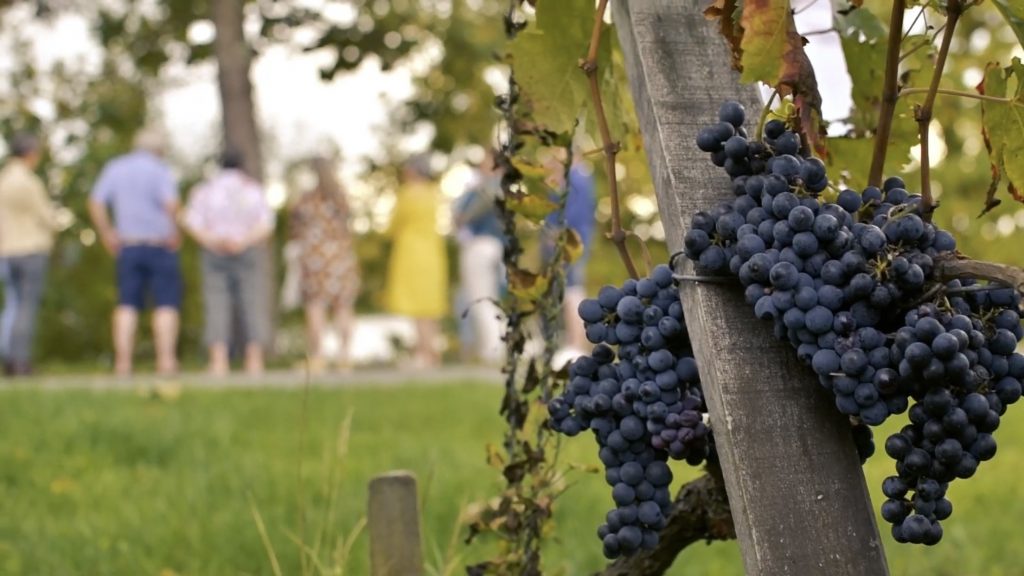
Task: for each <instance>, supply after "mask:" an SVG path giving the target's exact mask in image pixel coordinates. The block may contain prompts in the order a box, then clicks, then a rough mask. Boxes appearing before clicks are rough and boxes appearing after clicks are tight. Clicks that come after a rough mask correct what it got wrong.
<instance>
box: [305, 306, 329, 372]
mask: <svg viewBox="0 0 1024 576" xmlns="http://www.w3.org/2000/svg"><path fill="white" fill-rule="evenodd" d="M326 323H327V307H326V306H325V305H324V303H323V302H309V303H308V304H306V357H307V358H308V359H309V360H308V361H309V372H310V373H311V374H320V373H321V372H323V370H324V356H323V342H322V339H323V334H324V325H325V324H326Z"/></svg>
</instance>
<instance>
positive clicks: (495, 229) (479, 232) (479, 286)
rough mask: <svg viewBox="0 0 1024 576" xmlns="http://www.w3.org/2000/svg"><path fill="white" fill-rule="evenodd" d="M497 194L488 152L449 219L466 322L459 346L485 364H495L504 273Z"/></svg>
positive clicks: (499, 348) (500, 353)
mask: <svg viewBox="0 0 1024 576" xmlns="http://www.w3.org/2000/svg"><path fill="white" fill-rule="evenodd" d="M500 195H501V173H500V172H499V171H498V170H497V167H496V166H495V159H494V155H493V153H492V152H491V151H490V150H488V153H487V155H486V157H485V158H484V160H483V161H482V162H481V163H480V166H479V167H478V169H477V170H476V173H475V174H474V178H473V180H472V181H471V182H470V184H469V187H468V188H467V190H466V192H465V193H464V194H463V195H462V196H460V197H459V198H458V199H457V200H456V201H455V203H454V205H453V223H454V227H455V229H456V238H457V240H458V244H459V289H460V292H461V294H460V296H461V298H459V299H458V300H457V302H458V306H459V307H458V309H457V312H458V314H459V316H460V319H461V317H463V316H465V317H466V319H467V320H468V321H469V327H468V330H466V331H465V332H467V334H465V335H464V338H463V346H467V345H468V346H469V347H470V349H471V353H470V354H469V358H470V359H473V360H477V361H480V362H483V363H485V364H497V363H500V362H501V360H502V357H503V355H504V354H503V353H504V347H503V345H502V312H501V308H500V306H499V305H498V300H499V298H500V297H501V294H500V292H501V285H502V281H503V279H504V276H505V271H504V266H503V263H502V260H503V257H504V253H505V244H504V240H503V238H504V233H503V230H502V223H501V217H500V214H499V212H498V206H497V200H498V198H499V197H500Z"/></svg>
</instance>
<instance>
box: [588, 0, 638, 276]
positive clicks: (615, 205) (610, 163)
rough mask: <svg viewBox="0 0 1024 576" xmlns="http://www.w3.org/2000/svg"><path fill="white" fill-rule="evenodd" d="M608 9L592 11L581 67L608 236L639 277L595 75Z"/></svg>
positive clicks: (615, 148) (615, 147)
mask: <svg viewBox="0 0 1024 576" xmlns="http://www.w3.org/2000/svg"><path fill="white" fill-rule="evenodd" d="M607 9H608V0H600V3H598V5H597V9H596V10H595V11H594V28H593V30H592V31H591V33H590V46H589V48H588V49H587V58H586V60H583V61H581V62H580V69H581V70H583V73H584V74H586V76H587V82H588V83H589V85H590V99H591V101H592V102H593V104H594V116H596V117H597V127H598V130H599V131H600V133H601V145H602V148H603V150H604V169H605V172H606V174H607V176H608V190H609V195H610V196H611V201H612V224H611V228H612V229H611V232H610V233H609V234H608V237H609V238H610V239H611V241H612V243H613V244H615V248H616V249H617V250H618V252H619V257H620V258H622V263H623V265H625V267H626V272H627V273H629V276H630V277H631V278H639V275H638V274H637V271H636V264H634V263H633V258H632V257H631V256H630V255H629V248H628V247H627V246H626V237H627V236H628V234H627V233H626V231H625V230H623V229H622V214H621V208H620V205H619V183H618V180H617V178H616V174H615V156H616V155H617V154H618V153H619V144H618V143H617V142H614V141H612V135H611V130H609V129H608V117H607V116H606V115H605V113H604V103H603V102H602V100H601V86H600V84H599V82H598V77H597V50H598V48H599V47H600V45H601V29H602V24H604V14H605V11H606V10H607Z"/></svg>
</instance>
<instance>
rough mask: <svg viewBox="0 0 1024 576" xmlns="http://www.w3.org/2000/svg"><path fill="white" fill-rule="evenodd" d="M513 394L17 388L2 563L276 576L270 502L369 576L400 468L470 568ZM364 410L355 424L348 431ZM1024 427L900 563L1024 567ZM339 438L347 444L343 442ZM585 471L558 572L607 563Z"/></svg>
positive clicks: (72, 569) (452, 555)
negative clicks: (378, 492)
mask: <svg viewBox="0 0 1024 576" xmlns="http://www.w3.org/2000/svg"><path fill="white" fill-rule="evenodd" d="M499 395H500V390H499V389H498V388H497V387H494V386H486V385H474V384H468V383H467V384H452V385H448V386H423V385H421V386H412V385H410V386H403V387H388V388H376V389H372V388H361V389H347V390H331V391H327V390H312V391H310V392H309V396H308V401H306V402H304V393H303V391H281V390H266V391H238V390H234V391H212V390H208V391H199V390H186V391H185V393H184V394H183V395H182V397H181V398H180V399H178V400H176V401H161V400H154V399H152V398H144V397H141V396H138V395H135V394H133V393H128V392H87V391H63V392H54V391H33V390H16V391H3V392H2V393H0V574H5V575H6V574H11V575H15V574H26V575H33V576H35V575H49V574H54V575H75V574H83V575H100V574H103V575H106V574H111V575H120V574H125V575H154V576H156V575H159V574H161V573H164V574H173V573H176V574H182V575H184V574H190V575H191V574H197V575H198V574H203V575H205V574H209V575H228V574H271V573H272V568H271V562H270V560H269V559H268V555H267V552H266V549H265V547H264V545H263V544H262V542H261V539H260V534H259V532H258V530H257V527H256V522H255V521H254V519H253V509H254V508H255V510H256V511H258V513H259V515H260V516H261V518H262V520H263V522H264V523H265V525H266V527H267V536H268V538H269V540H270V542H271V543H272V545H273V548H274V551H275V553H276V556H277V560H278V561H279V562H280V565H281V568H282V572H283V573H284V574H286V575H291V574H302V573H303V569H302V561H301V560H300V553H299V548H298V546H297V544H296V543H295V541H296V540H300V541H303V542H305V543H307V544H308V545H310V546H311V547H312V546H313V545H314V544H315V542H316V541H317V534H318V533H320V529H321V528H322V527H323V526H325V525H326V526H328V529H327V530H325V531H324V532H323V534H322V537H321V540H322V541H323V542H324V544H323V545H322V546H321V549H322V552H321V554H320V557H321V558H322V559H323V560H324V562H326V563H341V561H340V560H337V559H336V558H335V559H332V558H330V554H329V552H328V551H327V550H328V549H331V550H333V549H334V548H335V546H336V544H338V543H339V542H341V541H343V540H344V539H345V538H347V537H349V536H353V537H354V542H355V544H354V547H353V548H352V551H351V554H350V556H349V558H348V559H347V560H346V561H344V564H345V568H346V571H345V573H346V574H355V575H359V576H362V575H365V574H367V573H368V568H367V556H368V551H367V542H366V534H365V532H360V531H358V526H359V525H360V522H361V520H362V518H363V516H364V514H365V512H364V509H365V502H366V485H367V482H368V481H369V479H370V478H371V477H372V476H373V475H374V474H377V473H380V472H384V471H387V470H392V469H408V470H412V471H413V472H415V473H416V474H417V476H418V478H419V480H420V489H421V492H422V493H423V494H422V498H423V499H422V502H423V504H422V507H423V532H424V538H425V547H426V555H427V561H428V563H429V564H430V565H431V566H432V567H433V568H435V569H438V571H439V572H440V571H441V570H440V567H442V566H444V565H446V564H447V565H449V567H454V568H455V569H454V571H453V572H451V573H461V571H460V570H459V568H458V567H459V566H461V565H462V564H464V563H465V562H468V561H471V560H473V559H481V558H483V557H485V556H486V554H487V552H488V550H487V549H486V546H484V547H473V548H465V547H462V546H461V545H455V546H454V547H450V544H451V542H452V541H453V537H459V536H461V535H462V534H461V533H458V532H457V531H458V530H459V524H458V519H459V515H460V510H461V509H462V508H463V506H464V505H465V504H468V503H471V502H473V501H477V500H481V499H484V498H487V497H489V496H491V495H492V494H494V493H495V492H496V490H497V489H498V487H499V486H500V484H499V477H498V475H497V473H496V471H495V470H493V469H491V468H489V467H487V466H486V465H485V463H484V443H485V442H487V441H494V440H496V439H497V438H498V437H499V435H500V433H501V421H500V419H499V418H498V416H497V413H496V407H497V404H498V399H499ZM304 405H305V408H304ZM348 414H351V423H350V424H351V428H350V434H349V435H348V437H347V440H346V439H344V438H341V439H339V437H340V436H342V437H343V436H345V434H344V433H343V428H344V426H343V424H344V422H345V420H346V416H347V415H348ZM1018 420H1019V419H1018ZM303 430H305V432H303ZM1022 434H1024V422H1022V421H1016V422H1014V421H1007V422H1005V423H1004V426H1003V428H1002V429H1000V430H999V432H998V433H997V438H998V439H999V440H1000V449H999V451H1000V453H999V455H998V456H997V458H996V459H995V460H994V461H993V462H990V463H987V464H985V465H984V466H983V467H982V469H981V470H980V472H979V475H978V476H977V477H975V478H973V479H971V480H970V481H967V482H961V483H959V484H955V485H954V487H953V489H952V490H951V498H952V499H953V503H954V507H955V512H954V516H953V517H952V518H951V519H950V520H949V521H947V522H946V523H945V527H946V537H945V539H944V541H943V542H942V544H940V545H939V546H937V547H935V548H928V549H924V548H915V547H908V546H901V545H897V544H895V543H893V542H892V540H891V539H890V538H889V537H888V535H887V533H886V532H885V531H884V530H883V539H884V541H885V546H886V549H887V551H888V556H889V559H890V565H891V567H892V572H893V574H897V575H902V574H915V575H916V574H933V575H950V576H953V575H956V576H971V575H973V576H1002V575H1006V576H1010V575H1018V574H1021V573H1024V551H1022V550H1021V549H1020V548H1019V546H1017V539H1016V536H1017V534H1018V525H1019V522H1020V521H1021V520H1022V519H1024V493H1022V492H1024V484H1022V483H1021V482H1020V481H1019V472H1018V471H1019V470H1020V469H1021V464H1022V462H1021V460H1022V458H1024V448H1021V446H1020V445H1019V444H1018V443H1016V442H1015V440H1016V439H1018V438H1020V437H1021V435H1022ZM339 445H341V446H342V447H347V452H343V453H341V454H340V455H339V450H338V448H339ZM593 452H594V450H593V446H592V441H591V440H589V439H584V438H578V439H574V440H572V441H569V442H567V443H566V444H564V446H563V450H562V457H563V461H564V462H570V461H572V462H578V463H594V462H595V459H594V457H593ZM300 469H301V481H300ZM891 469H892V464H891V462H888V461H887V459H886V458H885V457H884V456H878V457H876V458H875V459H873V460H872V462H870V463H869V465H868V467H867V474H868V482H869V487H870V488H871V491H872V496H873V497H874V498H875V499H876V501H878V498H880V497H881V495H880V493H879V490H878V486H879V484H880V482H881V479H882V478H883V477H884V476H885V475H887V474H888V473H889V471H890V470H891ZM332 470H333V472H332ZM573 478H574V480H576V481H577V482H576V483H575V485H574V486H572V487H571V488H570V490H569V491H568V492H567V493H566V494H565V495H564V496H563V497H562V498H561V499H560V500H559V501H558V503H557V506H556V517H555V518H556V529H555V532H554V534H553V535H552V537H551V539H550V540H549V542H548V546H547V550H546V562H547V572H546V573H549V574H566V575H577V574H587V573H590V572H592V571H595V570H597V569H598V568H599V567H600V566H601V565H602V561H601V558H600V549H599V548H600V546H599V543H598V541H597V539H596V537H595V536H594V530H595V528H596V526H597V524H598V523H599V521H600V519H601V517H602V516H603V512H604V510H606V509H607V507H608V505H609V503H610V497H609V495H608V492H607V489H606V487H605V486H604V485H603V481H602V480H601V479H599V478H596V477H590V476H585V475H583V474H582V473H578V474H576V475H575V476H573ZM332 479H333V480H332ZM332 497H333V500H334V505H333V512H332V513H330V512H328V510H331V509H332V507H331V506H330V505H329V504H328V503H329V502H330V501H331V500H332ZM250 502H251V504H252V505H250ZM303 512H304V513H305V520H304V521H303V520H300V516H301V515H302V514H303ZM328 515H331V518H330V519H327V518H326V517H327V516H328ZM303 526H304V527H305V528H303ZM308 568H309V567H308V566H307V571H306V573H313V572H312V570H309V569H308ZM741 573H742V568H741V564H740V560H739V554H738V552H737V549H736V545H735V543H716V544H712V545H710V546H705V545H697V546H693V547H691V548H690V549H689V550H687V551H686V552H685V553H684V554H683V555H682V556H681V557H680V558H679V560H678V561H677V563H676V566H675V568H674V571H673V574H710V575H726V576H728V575H733V574H737V575H738V574H741Z"/></svg>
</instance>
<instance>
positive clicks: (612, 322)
mask: <svg viewBox="0 0 1024 576" xmlns="http://www.w3.org/2000/svg"><path fill="white" fill-rule="evenodd" d="M578 313H579V316H580V318H581V319H582V320H583V321H584V326H585V329H586V334H587V337H588V338H589V339H590V341H591V342H592V343H593V344H595V346H594V349H593V350H592V352H591V354H590V355H587V356H581V357H580V358H577V359H576V360H575V361H574V362H573V363H572V364H571V365H570V367H569V375H570V380H569V383H568V386H567V387H566V389H565V391H564V392H563V393H562V394H561V395H560V396H558V397H556V398H554V399H552V400H551V402H550V403H549V404H548V413H549V415H550V420H549V423H550V426H551V427H552V428H554V429H555V430H557V431H559V432H561V433H563V434H565V435H566V436H576V435H578V434H579V433H581V432H583V431H585V430H588V429H589V430H591V431H593V433H594V436H595V438H596V440H597V442H598V446H599V452H598V455H599V457H600V459H601V462H602V463H603V464H604V467H605V481H606V482H607V483H608V485H609V486H610V487H611V496H612V501H613V503H614V505H615V508H614V509H612V510H611V511H609V512H608V514H607V516H606V518H605V523H604V524H602V525H601V526H600V528H598V537H599V538H600V539H601V541H602V545H603V548H604V553H605V556H607V557H608V558H616V557H618V556H620V555H629V554H634V553H636V552H637V551H638V550H641V549H650V548H653V547H654V546H655V545H656V544H657V542H658V531H659V530H660V529H661V528H663V527H664V526H665V523H666V521H667V517H668V514H669V511H670V507H671V504H672V498H671V493H670V492H669V484H670V483H671V481H672V471H671V469H670V468H669V466H668V464H667V460H669V459H675V460H684V461H686V462H687V463H689V464H691V465H699V464H701V463H702V462H704V461H705V460H706V459H708V458H709V457H712V456H713V450H714V447H713V444H712V438H711V431H710V429H709V428H708V427H707V425H706V424H705V414H706V412H707V407H706V406H705V403H704V396H703V392H702V390H701V388H700V376H699V374H698V372H697V364H696V362H695V361H694V359H693V352H692V350H691V348H690V341H689V335H688V333H687V331H686V322H685V319H684V318H683V307H682V304H681V302H680V301H679V291H678V287H677V286H676V285H675V281H674V278H673V274H672V270H671V269H670V268H669V267H668V266H664V265H661V266H657V267H655V268H654V270H652V271H651V276H650V277H649V278H643V279H640V280H639V281H635V282H634V281H627V282H626V283H624V284H623V285H622V286H621V287H616V286H605V287H603V288H602V289H601V290H600V291H599V292H598V295H597V298H593V299H586V300H584V301H583V302H581V303H580V305H579V308H578Z"/></svg>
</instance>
